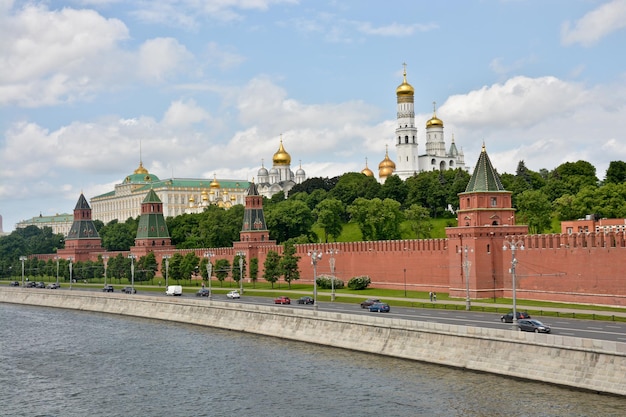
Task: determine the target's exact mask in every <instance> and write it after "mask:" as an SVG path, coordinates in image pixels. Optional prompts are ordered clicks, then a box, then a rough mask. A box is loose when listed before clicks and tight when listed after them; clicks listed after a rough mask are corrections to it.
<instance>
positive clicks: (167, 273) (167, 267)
mask: <svg viewBox="0 0 626 417" xmlns="http://www.w3.org/2000/svg"><path fill="white" fill-rule="evenodd" d="M171 257H172V255H163V257H162V258H161V259H165V290H166V291H167V279H168V278H169V276H170V258H171Z"/></svg>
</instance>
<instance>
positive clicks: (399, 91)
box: [396, 65, 415, 96]
mask: <svg viewBox="0 0 626 417" xmlns="http://www.w3.org/2000/svg"><path fill="white" fill-rule="evenodd" d="M396 95H398V96H412V95H415V89H414V88H413V86H412V85H411V84H409V83H408V82H407V81H406V65H405V66H404V80H403V81H402V84H400V85H399V86H398V88H396Z"/></svg>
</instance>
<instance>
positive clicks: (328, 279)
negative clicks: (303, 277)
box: [315, 275, 345, 290]
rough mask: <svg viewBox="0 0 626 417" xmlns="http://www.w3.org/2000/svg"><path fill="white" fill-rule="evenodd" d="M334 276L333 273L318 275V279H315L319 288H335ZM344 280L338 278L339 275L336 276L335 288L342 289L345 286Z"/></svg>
mask: <svg viewBox="0 0 626 417" xmlns="http://www.w3.org/2000/svg"><path fill="white" fill-rule="evenodd" d="M332 280H333V277H332V275H318V276H317V280H316V281H315V282H316V283H317V286H318V287H319V288H322V289H325V290H330V289H332V288H333V282H332ZM344 285H345V284H344V282H343V281H342V280H340V279H337V277H335V289H336V290H338V289H341V288H343V287H344Z"/></svg>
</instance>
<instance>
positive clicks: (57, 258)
mask: <svg viewBox="0 0 626 417" xmlns="http://www.w3.org/2000/svg"><path fill="white" fill-rule="evenodd" d="M54 259H56V260H57V286H58V285H59V257H58V256H55V257H54Z"/></svg>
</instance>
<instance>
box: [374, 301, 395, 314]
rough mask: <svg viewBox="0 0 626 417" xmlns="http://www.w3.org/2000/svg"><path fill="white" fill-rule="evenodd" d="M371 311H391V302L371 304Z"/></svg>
mask: <svg viewBox="0 0 626 417" xmlns="http://www.w3.org/2000/svg"><path fill="white" fill-rule="evenodd" d="M369 309H370V311H377V312H379V313H389V310H391V309H390V308H389V304H387V303H374V304H372V305H371V306H369Z"/></svg>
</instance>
